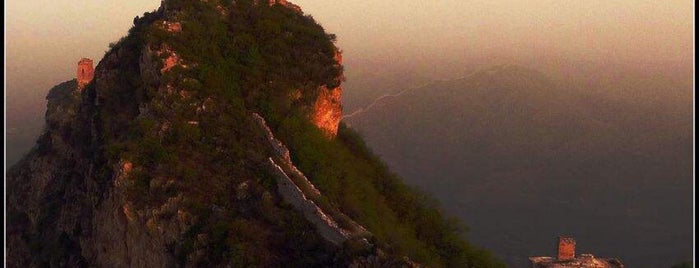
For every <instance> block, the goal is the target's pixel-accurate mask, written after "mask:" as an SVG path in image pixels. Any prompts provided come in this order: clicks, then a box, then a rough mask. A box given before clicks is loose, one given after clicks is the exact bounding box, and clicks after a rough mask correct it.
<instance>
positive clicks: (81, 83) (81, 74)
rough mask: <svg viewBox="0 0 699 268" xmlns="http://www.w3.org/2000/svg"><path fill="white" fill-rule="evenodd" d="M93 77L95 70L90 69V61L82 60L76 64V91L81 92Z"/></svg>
mask: <svg viewBox="0 0 699 268" xmlns="http://www.w3.org/2000/svg"><path fill="white" fill-rule="evenodd" d="M94 77H95V69H94V68H93V67H92V60H91V59H88V58H82V59H80V61H79V62H78V71H77V80H78V91H82V90H83V89H84V88H85V86H86V85H87V84H89V83H90V82H92V79H93V78H94Z"/></svg>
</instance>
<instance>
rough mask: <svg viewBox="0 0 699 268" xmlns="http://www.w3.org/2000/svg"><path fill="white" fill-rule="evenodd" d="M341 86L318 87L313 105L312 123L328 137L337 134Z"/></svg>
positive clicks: (340, 116) (340, 107) (340, 112)
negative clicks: (330, 87) (316, 97)
mask: <svg viewBox="0 0 699 268" xmlns="http://www.w3.org/2000/svg"><path fill="white" fill-rule="evenodd" d="M341 98H342V87H337V88H332V89H329V88H327V87H325V86H323V87H321V88H320V93H319V94H318V99H316V102H315V104H314V105H313V118H312V121H313V124H315V125H316V126H317V127H318V128H320V129H321V130H323V132H324V133H325V134H326V136H327V137H329V138H334V137H335V136H337V129H338V127H339V126H340V120H341V119H342V102H341Z"/></svg>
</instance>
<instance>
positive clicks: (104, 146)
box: [7, 0, 479, 267]
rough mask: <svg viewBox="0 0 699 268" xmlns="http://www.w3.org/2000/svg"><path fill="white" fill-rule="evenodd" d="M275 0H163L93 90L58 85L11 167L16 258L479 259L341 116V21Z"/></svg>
mask: <svg viewBox="0 0 699 268" xmlns="http://www.w3.org/2000/svg"><path fill="white" fill-rule="evenodd" d="M270 4H271V5H259V4H257V1H253V0H248V1H244V0H241V1H214V0H209V1H198V0H168V1H163V5H162V7H161V8H160V9H159V10H157V11H155V12H152V13H146V14H145V15H144V16H143V17H137V18H136V19H135V20H134V24H135V25H134V27H133V28H132V29H131V30H130V31H129V35H128V36H126V37H125V38H123V39H122V40H121V41H119V42H118V43H117V44H116V45H114V46H113V48H112V49H111V50H110V51H109V52H108V53H107V54H106V55H105V57H104V58H103V59H102V60H101V61H100V62H99V64H98V65H97V67H96V69H95V75H94V79H93V80H92V82H90V83H88V84H86V85H85V86H84V89H83V90H82V91H81V90H77V85H76V83H75V82H74V81H71V82H67V83H65V84H62V85H60V86H58V87H56V88H54V89H53V90H52V91H51V92H50V93H49V97H48V98H49V104H48V110H47V115H46V120H47V128H46V131H45V133H44V134H43V135H42V137H41V138H40V140H39V141H38V144H37V146H36V147H35V148H34V150H32V152H31V153H30V154H29V155H27V156H26V157H25V158H24V159H23V160H22V161H20V163H18V164H17V165H16V166H14V167H13V168H12V169H11V170H10V171H9V172H8V179H7V185H8V252H7V255H8V266H10V267H45V266H69V267H182V266H197V267H199V266H203V267H212V266H214V267H218V266H232V267H240V266H255V267H337V266H340V267H342V266H347V265H350V264H354V265H355V266H357V265H360V266H361V265H363V264H366V263H374V264H376V263H392V264H397V265H402V266H417V264H415V263H414V262H412V261H411V259H415V260H416V261H420V262H425V263H428V264H431V265H434V266H441V265H450V264H456V263H464V264H465V263H471V262H474V259H470V257H466V256H469V255H468V254H469V253H468V252H467V249H468V248H467V247H466V244H461V242H460V240H458V239H454V237H455V234H453V233H451V232H452V231H451V230H452V229H453V228H452V227H451V226H450V225H448V224H447V223H446V222H443V221H442V218H441V216H440V214H439V212H438V211H437V210H434V209H433V208H431V207H428V206H425V205H424V204H422V203H420V202H419V199H418V198H416V197H415V196H414V195H413V192H410V191H407V190H405V186H404V185H402V184H401V183H400V181H398V180H397V179H396V178H394V177H392V176H391V175H390V174H389V173H388V171H387V170H385V169H383V168H382V167H383V166H382V164H380V162H378V161H377V160H376V159H375V157H374V156H372V155H371V154H369V153H368V149H367V148H365V147H363V144H362V143H361V141H360V140H358V139H357V138H356V136H354V135H355V134H353V133H352V132H351V131H350V130H348V129H346V128H342V126H340V117H341V103H340V96H341V93H342V89H341V81H342V66H341V59H339V52H338V49H337V48H336V47H335V45H334V36H332V35H329V34H327V33H325V32H324V30H323V29H322V27H320V26H319V25H318V24H317V23H315V21H314V20H313V19H312V18H311V17H310V16H305V15H303V13H302V12H301V11H300V9H298V8H297V7H296V6H295V5H293V4H290V3H288V2H286V1H276V2H274V3H272V2H270ZM257 114H259V115H260V116H257ZM262 117H264V118H265V119H266V120H260V118H262ZM258 126H259V127H258ZM272 133H274V134H272ZM299 144H303V146H299ZM287 146H289V147H287ZM287 148H288V149H287ZM292 158H293V162H292ZM328 160H331V163H322V161H328ZM353 164H357V166H355V165H353ZM316 186H317V187H316ZM338 187H340V188H342V189H343V191H338V190H337V189H338ZM358 196H362V198H357V197H358ZM376 215H382V216H381V217H376ZM428 215H429V216H428ZM417 219H421V220H419V221H418V220H417ZM427 225H430V226H443V229H444V230H450V231H440V232H434V231H429V232H426V231H423V230H427V228H422V226H427ZM440 246H444V247H448V248H459V249H462V250H461V251H458V250H451V251H446V250H442V249H439V247H440ZM476 260H477V261H476V262H475V263H477V262H478V260H479V259H477V258H476Z"/></svg>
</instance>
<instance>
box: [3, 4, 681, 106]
mask: <svg viewBox="0 0 699 268" xmlns="http://www.w3.org/2000/svg"><path fill="white" fill-rule="evenodd" d="M293 2H294V3H296V4H298V5H300V6H301V7H302V8H303V9H304V11H305V12H306V13H307V14H311V15H313V16H314V17H315V18H316V20H317V21H318V22H320V23H321V24H322V25H323V26H324V27H325V28H326V29H327V30H328V31H329V32H332V33H335V34H337V35H338V39H339V46H341V48H343V49H344V51H345V59H346V65H348V66H347V67H349V68H350V69H352V68H355V69H361V68H364V67H370V66H369V65H371V64H369V63H370V62H372V61H373V62H376V63H377V64H392V63H394V64H402V63H411V62H420V61H424V62H429V63H435V62H439V61H440V60H446V59H450V60H454V59H457V60H463V61H468V59H469V58H473V57H483V56H488V55H498V54H502V55H515V56H516V57H539V56H548V57H564V58H581V59H589V60H610V59H612V60H617V61H631V60H634V61H642V62H652V61H656V60H659V59H662V60H665V61H678V60H683V59H686V60H691V57H692V55H693V54H692V53H693V27H694V25H693V16H694V14H693V10H694V3H693V1H691V0H656V1H644V0H634V1H610V0H603V1H597V0H594V1H593V0H586V1H562V0H532V1H521V0H483V1H469V0H429V1H428V0H402V1H375V0H351V1H339V0H322V1H321V0H296V1H293ZM159 4H160V1H159V0H119V1H117V0H87V1H75V0H9V1H6V2H5V8H6V11H5V14H6V25H7V26H6V30H5V34H6V40H7V41H6V45H7V50H6V53H7V58H6V59H7V60H6V70H7V81H6V82H7V86H8V87H7V89H8V90H9V91H10V92H8V97H10V98H12V97H14V96H20V95H24V94H29V93H31V92H40V93H41V94H44V93H45V92H46V90H48V89H49V88H50V87H51V86H52V85H55V84H57V83H58V82H61V81H65V80H68V79H70V78H73V77H75V74H74V73H75V64H76V63H77V61H78V60H79V59H80V58H81V57H83V56H84V57H90V58H93V59H95V62H97V61H99V60H100V59H101V57H102V56H103V54H104V52H105V51H106V50H107V47H108V44H109V43H110V42H114V41H116V40H118V39H119V38H120V37H121V36H123V35H124V34H125V33H126V32H127V30H128V29H129V28H130V27H131V23H132V20H133V18H134V17H135V16H137V15H141V14H143V13H144V12H146V11H151V10H154V9H156V8H157V7H158V6H159ZM539 54H541V55H539Z"/></svg>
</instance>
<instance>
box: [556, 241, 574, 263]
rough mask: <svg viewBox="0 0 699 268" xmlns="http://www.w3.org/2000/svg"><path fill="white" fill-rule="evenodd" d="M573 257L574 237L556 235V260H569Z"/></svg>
mask: <svg viewBox="0 0 699 268" xmlns="http://www.w3.org/2000/svg"><path fill="white" fill-rule="evenodd" d="M573 259H575V239H573V238H571V237H565V236H559V237H558V260H559V261H569V260H573Z"/></svg>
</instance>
